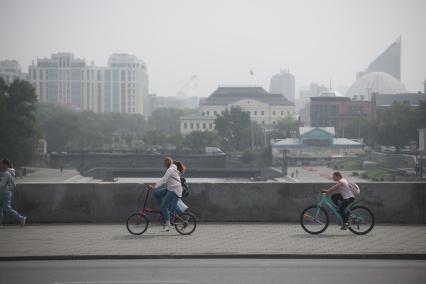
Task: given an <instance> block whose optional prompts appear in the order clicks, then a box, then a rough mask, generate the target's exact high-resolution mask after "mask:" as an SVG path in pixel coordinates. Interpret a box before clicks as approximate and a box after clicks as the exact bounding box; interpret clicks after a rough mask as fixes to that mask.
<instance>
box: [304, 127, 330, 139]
mask: <svg viewBox="0 0 426 284" xmlns="http://www.w3.org/2000/svg"><path fill="white" fill-rule="evenodd" d="M317 129H319V130H322V131H324V132H327V133H328V134H330V135H333V137H334V136H336V132H335V131H334V127H299V135H300V136H303V135H306V134H307V133H309V132H312V131H314V130H317Z"/></svg>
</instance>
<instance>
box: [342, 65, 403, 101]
mask: <svg viewBox="0 0 426 284" xmlns="http://www.w3.org/2000/svg"><path fill="white" fill-rule="evenodd" d="M405 92H407V89H406V88H405V86H404V84H402V83H401V82H400V81H398V80H397V79H395V77H393V76H392V75H389V74H387V73H384V72H372V73H367V74H365V75H364V76H362V77H361V78H359V79H358V80H356V81H355V83H353V84H352V86H351V87H350V88H349V89H348V91H347V92H346V96H347V97H350V98H359V99H361V100H370V99H371V94H372V93H378V94H401V93H405Z"/></svg>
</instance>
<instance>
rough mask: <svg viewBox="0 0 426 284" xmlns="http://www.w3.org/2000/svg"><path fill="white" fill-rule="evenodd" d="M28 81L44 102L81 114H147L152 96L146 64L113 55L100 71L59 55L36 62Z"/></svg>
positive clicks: (124, 55)
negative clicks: (146, 104) (145, 108)
mask: <svg viewBox="0 0 426 284" xmlns="http://www.w3.org/2000/svg"><path fill="white" fill-rule="evenodd" d="M28 79H29V81H30V82H31V83H32V84H33V85H34V87H35V89H36V93H37V96H38V98H39V100H40V101H41V102H51V103H55V104H60V105H63V106H67V107H70V108H72V109H77V110H90V111H94V112H127V113H140V114H143V113H144V101H145V100H146V99H147V96H148V76H147V71H146V66H145V63H144V62H143V61H142V60H140V59H139V58H137V57H136V56H134V55H130V54H121V53H120V54H112V55H111V56H110V57H109V59H108V65H107V67H97V66H95V65H94V64H93V63H92V64H90V65H88V64H86V61H85V60H84V59H80V58H76V57H75V56H74V54H73V53H65V52H64V53H56V54H53V55H52V56H51V58H42V59H37V62H36V64H34V62H33V64H32V65H31V66H30V68H29V77H28Z"/></svg>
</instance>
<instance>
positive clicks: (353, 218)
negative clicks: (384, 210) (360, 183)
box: [348, 206, 375, 235]
mask: <svg viewBox="0 0 426 284" xmlns="http://www.w3.org/2000/svg"><path fill="white" fill-rule="evenodd" d="M350 211H351V212H350V214H349V219H348V222H349V225H350V227H349V231H351V232H352V233H354V234H356V235H365V234H367V233H369V232H370V231H371V230H373V227H374V222H375V220H374V215H373V212H371V210H370V209H368V208H367V207H365V206H354V207H352V208H351V209H350Z"/></svg>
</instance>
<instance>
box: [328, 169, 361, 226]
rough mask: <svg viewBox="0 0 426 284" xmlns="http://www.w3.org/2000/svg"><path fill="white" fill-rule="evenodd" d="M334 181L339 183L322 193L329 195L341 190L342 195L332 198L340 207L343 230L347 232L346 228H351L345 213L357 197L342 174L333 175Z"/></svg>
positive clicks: (338, 194)
mask: <svg viewBox="0 0 426 284" xmlns="http://www.w3.org/2000/svg"><path fill="white" fill-rule="evenodd" d="M333 180H334V181H335V182H337V183H336V184H335V185H334V186H332V187H330V188H329V189H323V190H322V192H323V193H325V194H327V193H330V192H334V191H336V190H340V193H336V194H333V195H332V196H331V200H333V203H334V204H336V205H337V206H339V213H340V216H342V219H343V224H342V228H341V229H342V230H346V228H347V227H348V226H349V223H348V213H347V212H345V210H346V208H347V207H348V206H349V204H351V203H352V202H354V200H355V195H354V194H353V192H352V190H351V189H350V187H349V182H348V181H347V180H346V179H344V178H343V177H342V174H341V173H340V172H335V173H333ZM339 202H340V204H339Z"/></svg>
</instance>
